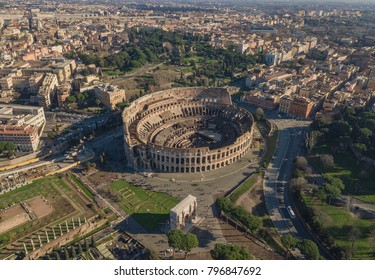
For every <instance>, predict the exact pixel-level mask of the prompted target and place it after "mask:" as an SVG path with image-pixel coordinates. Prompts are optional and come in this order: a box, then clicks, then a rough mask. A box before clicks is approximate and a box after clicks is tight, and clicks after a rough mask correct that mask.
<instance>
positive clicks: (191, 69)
mask: <svg viewBox="0 0 375 280" xmlns="http://www.w3.org/2000/svg"><path fill="white" fill-rule="evenodd" d="M181 72H182V74H187V73H191V72H193V67H186V68H182V69H181Z"/></svg>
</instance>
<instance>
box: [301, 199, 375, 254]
mask: <svg viewBox="0 0 375 280" xmlns="http://www.w3.org/2000/svg"><path fill="white" fill-rule="evenodd" d="M304 200H305V203H306V204H307V205H308V206H310V207H313V208H314V209H316V211H317V218H318V220H319V221H320V222H321V224H322V226H323V228H324V229H325V230H326V231H327V232H328V234H329V235H330V236H332V237H333V238H334V239H335V242H336V244H337V245H339V246H342V247H348V248H352V245H353V244H354V255H353V259H375V255H374V241H375V240H374V229H375V227H374V226H375V225H374V222H373V221H371V220H365V219H359V218H356V217H355V216H354V215H353V214H352V213H351V212H349V211H348V210H347V209H346V208H344V207H338V206H330V205H327V204H322V203H321V202H320V201H317V200H315V199H314V198H313V199H311V197H310V196H309V195H307V196H304ZM356 231H357V232H358V233H357V234H356V237H355V232H356ZM353 239H354V241H353Z"/></svg>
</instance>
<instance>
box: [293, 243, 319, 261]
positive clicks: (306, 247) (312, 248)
mask: <svg viewBox="0 0 375 280" xmlns="http://www.w3.org/2000/svg"><path fill="white" fill-rule="evenodd" d="M298 248H299V249H300V250H301V253H302V254H303V255H304V256H305V258H306V259H308V260H319V259H320V253H319V249H318V246H317V245H316V244H315V242H314V241H311V240H308V239H304V240H303V241H302V242H300V243H299V244H298Z"/></svg>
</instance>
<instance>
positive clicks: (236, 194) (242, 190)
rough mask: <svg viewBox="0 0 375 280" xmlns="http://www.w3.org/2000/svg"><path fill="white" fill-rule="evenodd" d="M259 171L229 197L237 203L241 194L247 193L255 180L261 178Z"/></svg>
mask: <svg viewBox="0 0 375 280" xmlns="http://www.w3.org/2000/svg"><path fill="white" fill-rule="evenodd" d="M259 176H260V175H259V173H254V174H252V175H251V176H250V177H249V178H247V179H246V181H245V182H243V183H242V184H241V185H240V186H239V187H238V188H237V189H236V190H235V191H234V192H232V193H231V194H230V195H229V199H230V200H231V201H232V202H233V203H236V201H237V200H238V199H239V198H240V196H241V195H243V194H244V193H246V192H247V191H248V190H250V188H251V187H252V186H253V185H254V184H255V182H256V181H257V180H258V178H259Z"/></svg>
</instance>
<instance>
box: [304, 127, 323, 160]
mask: <svg viewBox="0 0 375 280" xmlns="http://www.w3.org/2000/svg"><path fill="white" fill-rule="evenodd" d="M320 134H321V133H320V132H319V131H317V130H313V131H311V132H309V133H306V134H305V147H306V151H307V154H310V153H311V151H312V150H313V149H314V148H315V146H316V144H317V143H318V139H319V136H320Z"/></svg>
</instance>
